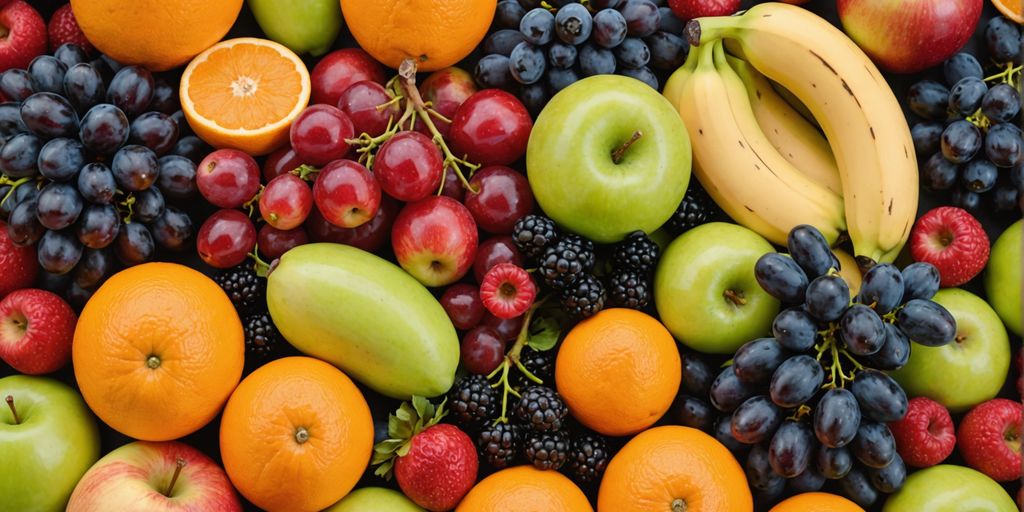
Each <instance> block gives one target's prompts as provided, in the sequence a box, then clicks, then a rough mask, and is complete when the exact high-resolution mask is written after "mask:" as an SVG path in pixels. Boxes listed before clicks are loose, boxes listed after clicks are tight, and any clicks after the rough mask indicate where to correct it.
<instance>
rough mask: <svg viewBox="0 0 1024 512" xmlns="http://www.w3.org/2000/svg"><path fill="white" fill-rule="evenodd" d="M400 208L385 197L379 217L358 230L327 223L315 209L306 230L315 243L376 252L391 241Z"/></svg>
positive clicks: (398, 204) (311, 213)
mask: <svg viewBox="0 0 1024 512" xmlns="http://www.w3.org/2000/svg"><path fill="white" fill-rule="evenodd" d="M400 206H401V204H400V203H399V202H398V201H395V200H394V199H392V198H390V197H388V196H383V197H382V198H381V202H380V208H378V209H377V215H375V216H374V217H373V218H372V219H370V221H369V222H366V223H365V224H363V225H361V226H359V227H357V228H339V227H338V226H335V225H334V224H331V223H330V222H327V220H326V219H324V217H323V215H321V214H320V210H318V209H316V208H313V211H311V212H309V218H308V219H306V230H307V231H308V232H309V237H310V239H312V240H313V241H314V242H331V243H336V244H345V245H351V246H353V247H358V248H360V249H362V250H364V251H369V252H375V251H377V250H378V249H380V248H381V247H383V246H384V244H386V243H387V242H388V241H390V240H391V225H392V224H393V223H394V222H395V217H398V210H399V209H400Z"/></svg>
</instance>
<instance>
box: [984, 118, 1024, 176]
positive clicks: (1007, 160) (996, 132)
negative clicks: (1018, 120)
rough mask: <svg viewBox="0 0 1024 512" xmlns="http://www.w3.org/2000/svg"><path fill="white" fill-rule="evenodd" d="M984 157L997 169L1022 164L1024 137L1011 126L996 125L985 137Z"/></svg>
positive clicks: (1023, 158) (1018, 130) (1017, 129)
mask: <svg viewBox="0 0 1024 512" xmlns="http://www.w3.org/2000/svg"><path fill="white" fill-rule="evenodd" d="M985 157H986V158H988V159H989V160H990V161H992V163H993V164H995V165H996V166H997V167H1013V166H1015V165H1017V164H1019V163H1022V162H1024V135H1022V133H1021V129H1020V128H1017V127H1016V126H1014V125H1012V124H1006V123H1004V124H997V125H995V126H993V127H991V128H989V129H988V133H987V134H986V135H985Z"/></svg>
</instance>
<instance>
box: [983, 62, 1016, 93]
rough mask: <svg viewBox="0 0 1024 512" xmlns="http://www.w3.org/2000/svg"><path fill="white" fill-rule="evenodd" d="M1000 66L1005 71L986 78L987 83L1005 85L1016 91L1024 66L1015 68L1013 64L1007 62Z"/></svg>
mask: <svg viewBox="0 0 1024 512" xmlns="http://www.w3.org/2000/svg"><path fill="white" fill-rule="evenodd" d="M998 66H999V67H1001V68H1003V71H1002V72H1000V73H996V74H994V75H991V76H986V77H985V81H986V82H999V83H1004V84H1007V85H1009V86H1010V87H1013V88H1014V89H1016V88H1017V85H1018V80H1020V77H1021V73H1022V72H1024V65H1019V66H1014V65H1013V63H1012V62H1007V63H1006V64H999V65H998ZM1004 66H1005V67H1004Z"/></svg>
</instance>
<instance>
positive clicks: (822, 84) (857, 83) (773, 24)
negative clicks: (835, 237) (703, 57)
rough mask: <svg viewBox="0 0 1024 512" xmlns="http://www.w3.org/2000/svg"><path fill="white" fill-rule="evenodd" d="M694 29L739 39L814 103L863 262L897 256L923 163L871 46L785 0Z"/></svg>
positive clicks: (695, 35) (704, 35)
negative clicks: (919, 162) (871, 56)
mask: <svg viewBox="0 0 1024 512" xmlns="http://www.w3.org/2000/svg"><path fill="white" fill-rule="evenodd" d="M686 36H687V39H688V40H689V42H690V44H691V45H695V46H700V45H701V44H703V45H708V44H712V43H714V42H715V41H717V40H720V39H723V38H728V39H730V40H735V41H736V42H737V43H738V45H739V46H740V47H741V48H742V53H743V55H744V57H745V58H746V60H747V61H748V62H749V63H750V64H752V65H753V66H754V67H755V68H757V70H758V71H760V72H761V73H763V74H764V75H765V76H767V77H768V78H770V79H771V80H774V81H775V82H778V83H779V84H781V85H782V86H783V87H785V88H786V89H789V90H790V91H792V92H793V94H795V95H796V96H797V97H798V98H799V99H800V101H802V102H803V103H804V104H805V105H807V107H808V108H809V109H810V110H811V112H812V113H813V114H814V117H815V119H816V120H817V121H818V122H819V123H820V125H821V127H822V129H823V130H824V132H825V137H826V138H827V139H828V141H829V144H830V145H831V146H832V153H833V154H834V155H835V158H836V163H837V165H838V167H839V173H840V178H841V180H842V183H843V197H844V200H845V203H846V223H847V226H848V231H849V235H850V238H851V239H852V240H853V247H854V253H855V256H856V258H857V262H858V264H859V265H861V266H862V267H869V266H871V265H873V264H874V263H876V262H891V261H893V260H894V259H895V258H896V256H897V255H898V254H899V252H900V249H902V247H903V245H904V244H906V241H907V238H908V236H909V235H910V228H911V226H912V225H913V222H914V215H915V214H916V213H917V202H918V175H917V160H916V156H915V154H914V148H913V143H912V141H911V138H910V129H909V127H908V126H907V121H906V119H905V118H904V117H903V112H902V110H901V109H900V106H899V102H897V100H896V97H895V96H894V95H893V93H892V90H891V89H890V88H889V86H888V85H887V84H886V82H885V79H884V78H883V77H882V75H881V73H879V72H878V68H876V67H875V65H874V64H872V62H871V60H870V59H868V57H867V56H866V55H865V54H864V52H863V51H861V50H860V48H858V47H857V45H856V44H854V42H853V41H851V40H850V39H849V38H848V37H846V35H845V34H843V33H842V32H841V31H840V30H839V29H837V28H835V27H834V26H832V25H831V24H830V23H828V22H827V21H825V20H824V19H822V18H820V17H818V16H816V15H814V14H812V13H810V12H809V11H807V10H805V9H802V8H800V7H795V6H791V5H786V4H780V3H766V4H758V5H755V6H754V7H752V8H751V9H749V10H747V11H746V13H744V14H743V15H742V16H731V17H711V18H700V19H696V20H692V21H690V22H689V23H688V24H687V26H686Z"/></svg>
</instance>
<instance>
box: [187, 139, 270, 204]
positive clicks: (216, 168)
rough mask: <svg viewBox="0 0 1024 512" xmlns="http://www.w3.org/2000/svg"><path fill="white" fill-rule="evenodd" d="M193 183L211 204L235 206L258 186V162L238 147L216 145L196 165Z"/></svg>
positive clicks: (250, 197)
mask: <svg viewBox="0 0 1024 512" xmlns="http://www.w3.org/2000/svg"><path fill="white" fill-rule="evenodd" d="M196 186H197V187H198V188H199V193H200V194H202V195H203V197H204V198H206V200H207V201H209V203H210V204H212V205H214V206H217V207H220V208H238V207H239V206H242V204H243V203H245V202H246V201H248V200H250V199H252V198H253V197H254V196H256V192H258V191H259V189H260V166H259V165H257V164H256V160H254V159H253V158H252V157H251V156H249V155H247V154H245V153H243V152H241V151H239V150H237V149H218V150H216V151H214V152H213V153H210V154H209V155H206V158H204V159H203V161H202V162H199V165H198V166H197V167H196Z"/></svg>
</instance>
